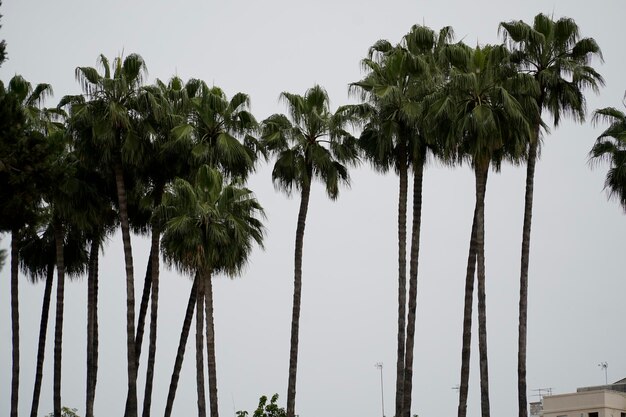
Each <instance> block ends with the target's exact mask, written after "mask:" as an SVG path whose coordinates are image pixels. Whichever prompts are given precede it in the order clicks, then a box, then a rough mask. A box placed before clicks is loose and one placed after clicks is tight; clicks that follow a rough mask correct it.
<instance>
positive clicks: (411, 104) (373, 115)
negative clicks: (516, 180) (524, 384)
mask: <svg viewBox="0 0 626 417" xmlns="http://www.w3.org/2000/svg"><path fill="white" fill-rule="evenodd" d="M438 37H440V38H441V39H440V40H438ZM451 38H452V30H451V28H444V29H442V31H441V32H440V34H439V36H437V35H436V34H435V33H434V32H433V31H432V30H431V29H429V28H426V27H423V26H414V27H413V28H411V31H410V32H409V33H408V34H407V35H405V37H404V38H403V40H402V43H401V44H399V45H397V46H392V45H391V44H390V43H389V42H388V41H385V40H381V41H378V42H377V43H376V44H375V45H373V46H372V47H371V48H370V51H369V57H368V58H366V59H364V60H363V61H362V64H363V66H364V68H365V69H366V70H367V71H368V73H367V75H366V76H365V78H364V79H363V80H361V81H359V82H356V83H352V84H351V86H350V88H351V90H352V91H356V92H360V93H361V98H362V99H363V100H367V103H366V104H365V105H361V106H347V107H348V108H350V107H351V108H352V109H357V112H356V113H357V114H358V113H360V114H361V115H362V116H365V117H364V120H365V121H366V125H365V128H364V130H363V132H362V134H361V137H360V140H359V144H360V146H361V148H362V149H363V150H364V153H365V155H366V157H367V158H368V159H369V160H370V161H371V163H372V165H373V166H374V168H375V169H377V170H379V171H382V172H387V171H388V170H389V169H391V168H392V167H393V168H394V169H395V171H396V172H397V173H398V176H399V180H400V184H399V202H398V338H397V342H398V343H397V365H396V415H400V416H403V417H405V416H409V415H410V409H411V390H412V379H413V346H414V335H415V312H416V308H417V267H418V258H419V235H420V222H421V197H422V178H423V170H424V164H425V162H426V156H427V152H428V149H429V146H430V145H429V141H430V138H428V137H427V131H426V129H425V124H424V122H425V119H424V118H423V115H424V113H425V112H424V111H423V107H422V101H423V99H424V97H425V96H427V95H428V94H429V93H431V92H432V90H433V88H435V87H436V85H437V78H438V68H437V63H436V58H435V56H434V55H435V49H436V48H439V46H440V44H445V43H446V42H447V41H448V40H450V39H451ZM359 107H362V109H361V110H358V108H359ZM368 107H369V109H370V110H369V111H368V110H367V108H368ZM411 167H412V168H413V176H414V178H413V180H414V182H413V224H412V228H411V229H412V236H411V253H410V271H409V274H410V283H409V287H410V288H409V311H408V317H407V311H406V301H407V300H406V297H407V294H406V211H407V195H408V172H409V169H410V168H411Z"/></svg>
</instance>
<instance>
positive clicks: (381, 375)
mask: <svg viewBox="0 0 626 417" xmlns="http://www.w3.org/2000/svg"><path fill="white" fill-rule="evenodd" d="M374 367H376V368H378V369H380V404H381V405H380V407H381V411H382V414H381V415H382V417H385V396H384V395H383V363H382V362H377V363H375V364H374Z"/></svg>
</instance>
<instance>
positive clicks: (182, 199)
mask: <svg viewBox="0 0 626 417" xmlns="http://www.w3.org/2000/svg"><path fill="white" fill-rule="evenodd" d="M160 211H161V216H163V218H165V219H166V225H165V229H164V233H163V238H162V243H163V253H164V255H165V259H166V261H167V262H168V263H170V264H171V265H175V266H176V267H177V268H178V269H180V270H182V271H185V272H189V273H195V274H196V277H197V278H196V279H201V280H202V282H203V287H204V298H205V319H206V338H207V341H206V344H207V365H208V377H209V378H208V379H209V401H210V413H211V417H218V415H219V413H218V402H217V372H216V363H215V331H214V325H213V322H214V319H213V293H212V282H211V278H212V277H213V276H214V275H216V274H219V273H226V274H227V275H230V276H235V275H237V274H238V273H239V272H240V271H241V269H242V268H243V266H244V265H245V263H246V262H247V259H248V257H249V254H250V252H251V250H252V247H253V244H254V243H257V244H259V245H260V244H261V243H262V239H263V225H262V223H261V221H260V219H259V217H261V216H263V209H262V208H261V206H260V204H259V203H258V202H257V200H256V198H255V197H254V196H253V194H252V192H251V191H250V190H248V189H247V188H244V187H242V186H241V184H240V182H239V181H237V180H235V181H234V182H231V183H230V184H224V179H223V176H222V174H221V173H220V172H219V171H218V170H216V169H215V168H211V167H209V166H208V165H204V166H201V167H200V168H199V170H198V173H197V175H196V178H195V182H194V184H191V183H189V182H187V181H185V180H183V179H177V180H176V181H175V182H174V184H173V187H172V192H171V193H168V194H166V195H165V196H164V200H163V208H162V209H161V210H160Z"/></svg>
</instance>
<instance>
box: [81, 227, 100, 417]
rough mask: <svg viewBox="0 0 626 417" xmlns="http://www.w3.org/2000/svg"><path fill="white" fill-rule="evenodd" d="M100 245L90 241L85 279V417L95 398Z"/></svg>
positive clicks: (91, 410) (95, 240) (96, 241)
mask: <svg viewBox="0 0 626 417" xmlns="http://www.w3.org/2000/svg"><path fill="white" fill-rule="evenodd" d="M99 251H100V243H99V241H98V238H96V237H94V238H92V240H91V248H90V251H89V274H88V277H87V393H86V396H85V399H86V404H85V410H86V411H85V417H93V406H94V401H95V398H96V370H97V353H96V351H97V344H96V334H97V325H96V322H97V317H98V307H97V306H98V304H97V293H98V290H97V280H98V256H99Z"/></svg>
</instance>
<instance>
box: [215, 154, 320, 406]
mask: <svg viewBox="0 0 626 417" xmlns="http://www.w3.org/2000/svg"><path fill="white" fill-rule="evenodd" d="M307 174H308V178H309V182H308V183H306V184H304V185H303V186H302V191H301V195H300V209H299V211H298V225H297V227H296V242H295V254H294V280H293V281H294V282H293V310H292V314H291V345H290V351H289V381H288V384H287V417H294V416H295V414H296V376H297V372H298V341H299V332H300V302H301V297H302V251H303V247H304V228H305V227H306V215H307V211H308V209H309V197H310V195H311V182H310V180H311V175H312V169H311V167H310V166H307ZM207 302H208V301H207ZM212 417H213V416H212Z"/></svg>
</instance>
